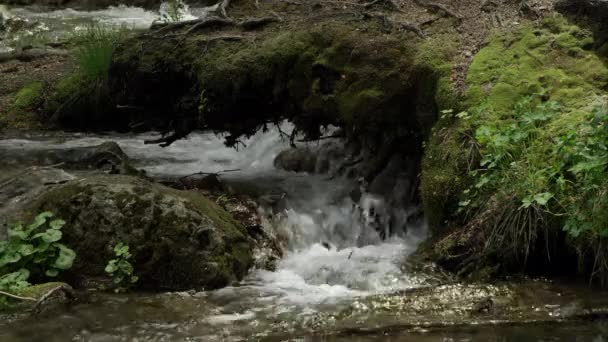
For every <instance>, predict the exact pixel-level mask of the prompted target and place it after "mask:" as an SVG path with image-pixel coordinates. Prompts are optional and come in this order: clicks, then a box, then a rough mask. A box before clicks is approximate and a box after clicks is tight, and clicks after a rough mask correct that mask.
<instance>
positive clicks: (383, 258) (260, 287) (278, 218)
mask: <svg viewBox="0 0 608 342" xmlns="http://www.w3.org/2000/svg"><path fill="white" fill-rule="evenodd" d="M0 11H4V12H5V13H4V16H5V17H12V18H20V19H19V20H21V21H23V23H22V24H21V25H22V27H21V28H20V29H19V31H18V33H17V34H13V35H10V36H7V37H6V38H5V39H4V40H2V41H0V52H2V51H10V50H11V49H14V48H15V47H18V46H19V45H24V44H26V43H28V40H29V41H32V40H35V39H38V37H41V38H40V39H42V40H49V39H50V40H62V39H65V38H66V37H67V36H69V34H70V32H72V31H77V30H80V29H84V28H85V27H86V26H87V25H90V24H91V23H98V24H102V25H109V26H116V25H127V26H130V27H132V28H136V29H139V28H146V27H148V26H149V25H150V24H151V23H152V22H153V21H154V20H157V19H158V18H159V13H158V12H155V11H147V10H143V9H140V8H133V7H111V8H109V9H105V10H99V11H90V12H87V11H75V10H70V9H64V10H57V11H51V12H48V11H47V12H41V11H39V10H35V9H32V8H13V9H11V10H10V12H7V9H6V8H3V7H2V5H0ZM205 11H206V10H205V9H192V11H191V12H190V13H194V14H197V13H198V15H204V13H205ZM189 15H190V14H188V16H189ZM188 16H186V17H185V18H186V19H188V18H190V17H188ZM151 137H152V136H151V135H150V134H145V135H138V136H122V135H117V134H111V135H105V136H89V135H78V134H70V135H64V136H62V137H38V138H27V139H4V140H0V149H18V150H27V149H39V150H40V149H48V148H69V147H77V146H93V145H97V144H99V143H101V142H105V141H109V140H111V141H115V142H117V143H118V144H119V145H120V146H121V147H122V148H123V150H124V151H125V152H126V153H127V155H129V157H130V158H132V159H133V161H134V163H135V165H136V166H137V167H139V168H143V169H145V170H146V171H147V173H148V174H149V175H151V176H153V177H158V178H167V177H169V178H171V177H172V178H175V177H182V176H187V175H190V174H193V173H196V172H201V171H203V172H221V174H222V176H221V178H222V180H223V181H224V182H225V183H226V184H227V185H228V186H229V187H230V188H231V189H233V191H235V192H237V193H247V194H249V195H251V196H252V197H253V198H255V199H256V200H257V202H258V203H259V204H260V210H261V214H262V215H263V216H264V217H267V216H268V215H267V214H269V213H270V212H272V213H273V215H272V216H271V218H270V219H268V220H267V222H265V226H266V229H271V230H274V231H275V232H277V233H279V234H281V235H282V236H285V237H286V239H287V241H288V246H287V252H286V255H285V256H284V258H283V259H282V260H281V261H280V262H279V264H278V267H277V269H276V271H273V272H271V271H267V270H256V269H254V270H252V271H251V272H250V274H249V275H248V276H247V277H246V278H245V279H244V280H243V281H242V282H240V283H239V284H235V285H234V286H231V287H228V288H224V289H220V290H217V291H210V292H183V293H167V294H142V293H134V294H128V295H111V294H100V293H93V294H90V295H89V296H88V298H87V299H86V300H84V301H82V302H79V303H76V304H74V305H71V306H68V307H65V308H60V309H59V310H54V311H52V312H49V313H43V314H41V315H39V316H36V317H32V318H27V319H20V320H17V321H11V320H6V321H4V322H0V341H243V340H269V341H317V340H327V341H347V340H348V341H478V340H482V341H537V340H542V341H598V342H599V341H604V337H603V336H607V334H606V326H605V325H604V323H602V321H593V322H580V321H575V322H574V323H570V324H559V322H562V320H560V319H561V318H562V317H572V316H573V315H575V314H577V313H578V312H579V311H580V310H582V309H580V308H585V307H586V306H587V305H588V303H589V302H593V303H594V304H595V305H600V304H602V301H601V300H599V299H598V298H599V297H597V296H596V294H595V293H593V292H590V291H584V290H578V289H576V290H571V289H562V288H559V289H555V288H553V287H552V285H547V284H545V283H544V282H540V283H532V284H524V285H516V286H515V287H513V286H511V285H505V286H492V285H474V286H473V285H471V286H469V285H466V284H465V285H463V284H448V285H442V286H439V287H437V286H436V285H437V283H438V282H441V280H437V278H436V277H435V274H434V273H433V272H430V271H429V270H423V271H420V270H418V269H416V268H412V267H410V265H408V263H406V262H404V260H405V258H406V257H407V256H408V255H409V254H411V253H412V252H413V251H414V250H415V249H416V248H417V246H418V245H419V244H420V243H421V242H422V241H423V240H424V239H425V238H426V237H427V236H428V232H427V228H426V226H425V224H424V222H423V220H410V219H409V218H411V216H412V215H413V213H414V212H416V210H415V209H416V208H408V207H401V206H392V205H389V202H390V201H389V200H388V199H389V198H391V197H394V196H395V195H396V194H392V193H382V194H372V193H368V192H366V191H365V189H363V191H362V193H361V196H360V197H359V196H352V192H353V189H360V187H361V184H360V183H359V182H358V180H357V179H352V178H348V177H343V176H341V174H340V173H338V172H337V169H338V168H339V165H340V163H341V162H342V161H343V160H341V159H340V158H344V157H335V156H332V155H329V154H328V155H327V156H325V157H326V159H327V160H328V161H329V165H330V167H329V171H328V172H325V173H319V174H308V173H295V172H287V171H282V170H278V169H276V168H275V167H274V165H273V160H274V158H275V157H276V155H278V153H279V152H281V151H283V150H285V149H287V148H288V147H289V144H288V142H286V141H284V140H282V139H281V135H280V134H279V131H278V130H275V129H270V130H268V131H266V132H258V133H257V134H256V135H254V136H253V137H251V138H249V139H248V140H247V141H246V142H245V145H246V146H245V147H243V146H241V147H240V148H239V149H238V150H236V149H229V148H226V147H225V146H224V145H223V141H222V138H221V137H218V136H216V135H213V134H210V133H195V134H191V135H190V136H189V137H188V138H187V139H184V140H180V141H177V142H175V143H174V144H173V145H171V146H170V147H167V148H161V147H159V146H156V145H145V144H144V143H143V140H145V139H149V138H151ZM323 144H327V146H326V147H328V146H329V147H332V148H334V149H336V148H337V149H340V148H341V142H340V141H337V140H334V141H325V142H323ZM330 145H331V146H330ZM312 147H313V148H317V146H316V145H313V146H312ZM321 150H323V149H321ZM326 150H330V149H329V148H328V149H326ZM227 170H228V171H227ZM223 171H227V172H223ZM396 190H397V189H395V191H396ZM277 203H279V204H280V205H277ZM372 208H373V211H374V212H375V213H377V214H376V215H373V214H370V212H371V210H372ZM377 217H380V218H387V217H390V218H391V225H392V226H394V227H397V229H391V233H392V234H386V235H390V236H389V238H387V239H381V238H380V234H379V233H378V232H379V229H378V228H380V230H382V229H384V230H385V231H386V227H385V226H386V225H387V224H386V222H387V221H386V220H380V221H378V219H377ZM487 297H492V298H502V297H505V298H509V300H510V301H509V304H508V306H509V307H508V308H507V309H502V310H506V311H509V312H511V311H512V312H514V313H513V314H509V315H510V316H508V317H509V322H513V323H517V322H519V323H522V324H520V325H507V324H499V323H501V322H503V323H504V322H505V321H504V320H503V321H501V320H499V319H497V317H501V319H504V316H505V315H502V314H501V313H500V312H498V313H497V314H495V315H493V316H491V317H485V316H484V317H481V318H479V317H477V316H475V315H474V314H471V313H470V312H471V308H472V307H473V306H474V305H473V302H474V301H478V300H482V301H483V299H484V298H487ZM605 297H606V296H605V295H604V296H603V297H602V298H605ZM604 301H605V300H604ZM607 307H608V306H607ZM518 310H519V311H518Z"/></svg>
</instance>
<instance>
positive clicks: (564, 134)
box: [423, 16, 608, 276]
mask: <svg viewBox="0 0 608 342" xmlns="http://www.w3.org/2000/svg"><path fill="white" fill-rule="evenodd" d="M593 46H594V40H593V38H592V34H591V33H590V32H587V31H585V30H582V29H580V28H579V27H577V26H575V25H571V24H569V23H568V22H567V21H566V20H565V19H563V18H561V17H558V16H556V17H550V18H546V19H545V20H544V21H543V23H542V25H541V26H539V27H533V26H526V27H523V28H522V29H520V30H518V31H515V32H512V33H509V34H502V35H496V36H495V37H494V38H493V39H492V41H491V42H490V44H489V45H488V46H487V47H486V48H484V49H482V50H481V51H480V52H479V54H478V55H477V56H476V58H475V60H474V62H473V64H472V65H471V67H470V70H469V74H468V82H469V85H470V89H469V91H468V93H467V96H466V102H465V105H466V107H465V109H466V111H464V112H459V113H458V114H456V115H454V112H451V111H447V112H445V113H444V117H443V118H442V119H441V120H440V122H439V123H438V125H437V126H436V128H435V131H434V136H433V137H432V139H431V141H430V144H431V146H430V147H429V148H427V151H428V152H430V153H428V154H427V157H426V160H425V166H424V168H425V170H424V172H423V178H424V184H423V195H424V197H425V202H426V203H427V205H428V204H429V203H430V204H434V205H435V208H436V209H441V211H440V212H439V213H440V214H439V215H440V217H441V218H440V219H438V220H437V219H436V220H434V221H433V224H434V225H435V226H436V227H437V226H439V225H442V224H443V223H444V222H445V221H444V220H445V219H448V220H449V221H451V222H461V223H463V224H465V226H467V227H468V228H465V229H464V230H463V231H466V230H467V229H477V230H480V231H481V232H478V233H479V234H482V236H484V238H482V239H481V240H482V241H483V245H484V248H483V250H482V252H481V253H482V254H483V255H486V256H487V255H493V256H494V257H495V256H496V255H501V259H503V260H508V259H509V258H513V259H515V260H523V261H524V264H525V261H526V260H527V258H528V256H529V254H530V253H532V252H536V255H537V256H539V255H541V253H542V251H539V250H536V251H535V250H534V249H535V248H537V249H538V247H539V246H545V247H546V248H545V249H550V246H549V245H548V244H549V241H550V240H551V241H559V240H560V239H561V240H563V238H560V237H559V236H562V235H563V234H561V232H562V231H563V232H564V233H565V236H566V240H565V242H564V243H566V244H567V245H568V246H570V248H571V250H572V251H577V252H578V253H579V258H580V264H581V265H589V264H591V266H590V269H586V271H587V272H588V273H589V274H592V275H593V276H595V275H598V274H602V275H606V274H608V272H606V271H608V264H606V260H607V259H606V256H605V252H604V251H603V249H602V248H601V246H602V244H603V240H604V238H605V237H606V236H608V225H607V223H608V216H607V215H606V213H607V212H608V211H606V209H608V207H607V203H606V200H605V194H606V191H607V190H608V187H607V185H608V183H607V182H606V180H605V172H606V166H607V165H608V154H607V145H606V144H607V143H608V126H607V124H606V120H607V119H608V112H607V109H606V106H607V104H606V97H605V96H602V94H604V90H603V87H604V86H605V85H606V84H608V68H607V67H606V61H603V60H602V59H601V57H599V56H598V55H597V54H595V52H594V51H593V50H592V47H593ZM439 144H440V145H439ZM463 152H464V153H463ZM454 180H456V181H454ZM448 183H449V185H448V186H446V187H445V188H443V189H442V187H443V185H445V184H448ZM441 213H443V214H441ZM472 227H476V228H472ZM550 236H554V237H556V238H557V239H558V240H555V239H553V240H552V238H551V237H550ZM548 252H549V251H548V250H547V252H546V253H545V255H547V253H548ZM589 252H591V253H589ZM558 253H561V254H564V251H563V250H562V251H559V252H558ZM549 257H550V253H549ZM516 264H517V263H516Z"/></svg>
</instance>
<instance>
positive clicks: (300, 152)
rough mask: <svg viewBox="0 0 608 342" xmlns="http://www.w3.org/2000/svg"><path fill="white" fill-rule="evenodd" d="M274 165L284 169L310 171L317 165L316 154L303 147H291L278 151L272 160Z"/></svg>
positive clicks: (313, 170)
mask: <svg viewBox="0 0 608 342" xmlns="http://www.w3.org/2000/svg"><path fill="white" fill-rule="evenodd" d="M274 166H275V167H276V168H277V169H283V170H286V171H294V172H310V173H312V172H315V169H316V166H317V154H316V153H315V152H314V151H312V150H311V149H308V148H304V147H297V148H291V149H289V150H285V151H283V152H281V153H279V155H278V156H277V157H276V158H275V160H274Z"/></svg>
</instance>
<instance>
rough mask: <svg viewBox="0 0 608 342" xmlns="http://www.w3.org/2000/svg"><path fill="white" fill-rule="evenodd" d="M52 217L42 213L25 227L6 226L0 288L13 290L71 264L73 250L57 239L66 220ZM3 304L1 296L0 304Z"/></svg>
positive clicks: (0, 245) (0, 250) (0, 258)
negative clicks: (6, 232) (6, 237)
mask: <svg viewBox="0 0 608 342" xmlns="http://www.w3.org/2000/svg"><path fill="white" fill-rule="evenodd" d="M52 217H53V214H52V213H50V212H43V213H41V214H39V215H38V216H36V218H35V219H34V221H33V222H32V223H31V224H29V225H27V226H24V225H23V224H17V225H13V226H11V227H9V229H8V239H7V240H5V241H0V291H4V292H8V293H16V292H18V291H20V290H23V289H25V288H27V287H29V286H30V285H31V284H30V282H31V281H34V282H40V281H43V280H46V279H49V278H55V277H57V276H58V275H59V273H60V272H61V271H65V270H68V269H70V268H71V267H72V264H73V262H74V259H75V258H76V253H74V251H73V250H71V249H70V248H68V247H67V246H65V245H63V244H61V243H60V242H59V241H60V240H61V238H62V232H61V228H62V227H63V226H64V224H65V222H64V221H63V220H60V219H55V220H51V218H52ZM6 304H7V298H5V297H3V296H2V297H0V307H2V306H6Z"/></svg>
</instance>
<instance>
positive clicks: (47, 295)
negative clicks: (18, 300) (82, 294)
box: [32, 284, 76, 312]
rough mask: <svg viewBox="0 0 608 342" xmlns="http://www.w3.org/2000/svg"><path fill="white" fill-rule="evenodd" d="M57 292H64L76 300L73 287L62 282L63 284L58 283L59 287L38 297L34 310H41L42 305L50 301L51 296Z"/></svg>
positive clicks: (67, 296)
mask: <svg viewBox="0 0 608 342" xmlns="http://www.w3.org/2000/svg"><path fill="white" fill-rule="evenodd" d="M57 292H63V294H64V295H65V297H66V298H67V299H69V300H74V299H75V298H76V294H75V293H74V289H72V287H71V286H69V285H66V284H61V285H58V286H57V287H55V288H53V289H52V290H50V291H49V292H47V293H45V294H44V295H43V296H42V297H40V299H38V301H37V302H36V305H34V308H33V309H32V311H33V312H39V311H40V307H41V306H42V305H44V303H46V302H47V301H48V299H49V298H51V296H52V295H53V294H55V293H57Z"/></svg>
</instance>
